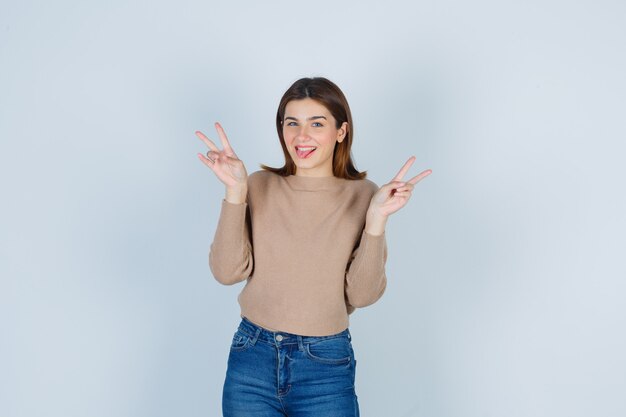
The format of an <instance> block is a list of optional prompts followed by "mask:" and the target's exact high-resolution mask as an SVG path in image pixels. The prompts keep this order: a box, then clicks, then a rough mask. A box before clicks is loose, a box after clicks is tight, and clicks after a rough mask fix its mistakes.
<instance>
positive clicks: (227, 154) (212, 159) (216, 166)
mask: <svg viewBox="0 0 626 417" xmlns="http://www.w3.org/2000/svg"><path fill="white" fill-rule="evenodd" d="M215 129H216V130H217V134H218V135H219V137H220V140H221V141H222V146H223V147H224V149H223V150H219V148H218V147H217V146H215V144H214V143H213V142H212V141H211V139H209V138H207V137H206V136H205V135H204V133H202V132H200V131H197V132H196V136H198V138H200V140H202V141H203V142H204V143H205V144H206V145H207V146H208V147H209V148H210V149H211V150H210V151H208V152H207V153H206V156H204V155H202V154H198V158H200V161H202V163H203V164H204V165H206V166H208V167H209V168H211V170H212V171H213V172H214V173H215V175H216V176H217V178H219V180H220V181H222V182H223V183H224V185H225V186H226V188H227V189H228V188H231V189H237V188H244V187H246V186H247V180H248V173H247V172H246V167H245V166H244V164H243V162H242V161H241V160H240V159H239V158H238V157H237V155H236V154H235V151H233V148H232V147H231V146H230V143H229V142H228V138H227V137H226V133H225V132H224V129H223V128H222V126H221V125H220V124H219V123H218V122H216V123H215Z"/></svg>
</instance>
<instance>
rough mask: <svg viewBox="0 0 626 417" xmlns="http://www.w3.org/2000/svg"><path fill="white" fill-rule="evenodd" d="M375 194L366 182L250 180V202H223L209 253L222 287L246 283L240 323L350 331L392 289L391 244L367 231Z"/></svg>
mask: <svg viewBox="0 0 626 417" xmlns="http://www.w3.org/2000/svg"><path fill="white" fill-rule="evenodd" d="M377 190H378V186H377V185H376V184H375V183H374V182H372V181H370V180H368V179H362V180H347V179H343V178H338V177H334V176H329V177H302V176H295V175H290V176H287V177H283V176H280V175H278V174H275V173H273V172H270V171H265V170H261V171H256V172H254V173H252V174H250V175H248V193H247V196H246V202H245V203H242V204H233V203H230V202H228V201H226V200H225V199H223V200H222V206H221V212H220V217H219V221H218V224H217V228H216V230H215V237H214V239H213V243H211V246H210V250H209V266H210V269H211V272H212V273H213V276H214V277H215V279H216V280H217V281H218V282H220V283H222V284H224V285H232V284H235V283H238V282H241V281H243V280H246V281H247V282H246V285H245V286H244V288H243V290H242V291H241V293H240V294H239V296H238V302H239V305H240V307H241V317H246V318H248V319H249V320H250V321H252V322H254V323H256V324H258V325H259V326H262V327H264V328H266V329H269V330H273V331H283V332H288V333H294V334H299V335H303V336H326V335H331V334H336V333H339V332H341V331H343V330H345V329H346V328H347V327H348V325H349V319H348V315H349V314H351V313H352V312H353V311H354V310H355V307H365V306H368V305H370V304H373V303H374V302H376V301H377V300H378V299H379V298H380V297H381V296H382V295H383V293H384V291H385V288H386V285H387V278H386V275H385V263H386V260H387V243H386V238H385V233H384V232H383V234H381V235H371V234H369V233H367V232H366V231H365V228H364V227H365V217H366V213H367V209H368V207H369V203H370V200H371V198H372V196H373V195H374V193H376V191H377Z"/></svg>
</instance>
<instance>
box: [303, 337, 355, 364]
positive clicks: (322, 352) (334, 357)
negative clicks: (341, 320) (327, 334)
mask: <svg viewBox="0 0 626 417" xmlns="http://www.w3.org/2000/svg"><path fill="white" fill-rule="evenodd" d="M304 352H305V353H306V356H307V357H308V358H309V359H311V360H313V361H315V362H319V363H325V364H330V365H342V364H346V363H348V362H350V360H351V359H352V346H351V344H350V340H349V339H348V338H347V337H333V338H328V339H320V340H319V341H314V342H309V343H305V345H304Z"/></svg>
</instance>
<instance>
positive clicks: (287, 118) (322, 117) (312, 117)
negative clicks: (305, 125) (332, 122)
mask: <svg viewBox="0 0 626 417" xmlns="http://www.w3.org/2000/svg"><path fill="white" fill-rule="evenodd" d="M315 119H324V120H328V119H326V116H311V117H307V120H315ZM285 120H295V121H298V119H297V118H295V117H291V116H287V117H285Z"/></svg>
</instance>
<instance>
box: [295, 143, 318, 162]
mask: <svg viewBox="0 0 626 417" xmlns="http://www.w3.org/2000/svg"><path fill="white" fill-rule="evenodd" d="M316 149H317V148H316V147H315V146H296V155H298V158H301V159H304V158H308V157H309V156H311V154H312V153H313V152H315V150H316Z"/></svg>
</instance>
